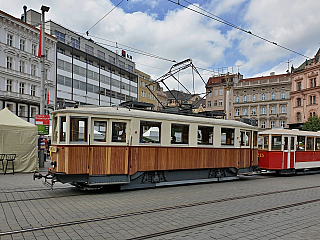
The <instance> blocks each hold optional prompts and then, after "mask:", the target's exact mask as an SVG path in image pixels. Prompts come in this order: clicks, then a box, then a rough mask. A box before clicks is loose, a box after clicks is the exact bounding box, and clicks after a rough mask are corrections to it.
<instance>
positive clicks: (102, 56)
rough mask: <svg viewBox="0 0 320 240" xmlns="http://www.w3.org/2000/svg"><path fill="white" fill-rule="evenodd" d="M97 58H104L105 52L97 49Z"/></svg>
mask: <svg viewBox="0 0 320 240" xmlns="http://www.w3.org/2000/svg"><path fill="white" fill-rule="evenodd" d="M97 55H98V58H100V59H103V60H105V59H106V54H105V53H104V52H102V51H100V50H98V51H97Z"/></svg>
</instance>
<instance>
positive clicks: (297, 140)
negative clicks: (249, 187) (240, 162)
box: [259, 129, 320, 174]
mask: <svg viewBox="0 0 320 240" xmlns="http://www.w3.org/2000/svg"><path fill="white" fill-rule="evenodd" d="M259 167H260V169H264V170H273V171H276V172H277V173H287V174H288V173H299V172H305V171H311V170H320V132H310V131H299V130H288V129H271V130H266V131H263V132H259Z"/></svg>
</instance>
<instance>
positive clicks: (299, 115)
mask: <svg viewBox="0 0 320 240" xmlns="http://www.w3.org/2000/svg"><path fill="white" fill-rule="evenodd" d="M297 123H301V113H300V112H298V113H297Z"/></svg>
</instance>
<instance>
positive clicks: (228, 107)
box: [226, 87, 230, 119]
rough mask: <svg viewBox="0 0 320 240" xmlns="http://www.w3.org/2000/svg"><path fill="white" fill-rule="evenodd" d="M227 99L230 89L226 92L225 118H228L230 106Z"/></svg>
mask: <svg viewBox="0 0 320 240" xmlns="http://www.w3.org/2000/svg"><path fill="white" fill-rule="evenodd" d="M229 98H230V87H227V92H226V118H227V119H229V118H230V113H229V112H230V111H229V109H230V106H229Z"/></svg>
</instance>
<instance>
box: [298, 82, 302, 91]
mask: <svg viewBox="0 0 320 240" xmlns="http://www.w3.org/2000/svg"><path fill="white" fill-rule="evenodd" d="M297 89H298V91H301V82H297Z"/></svg>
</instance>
